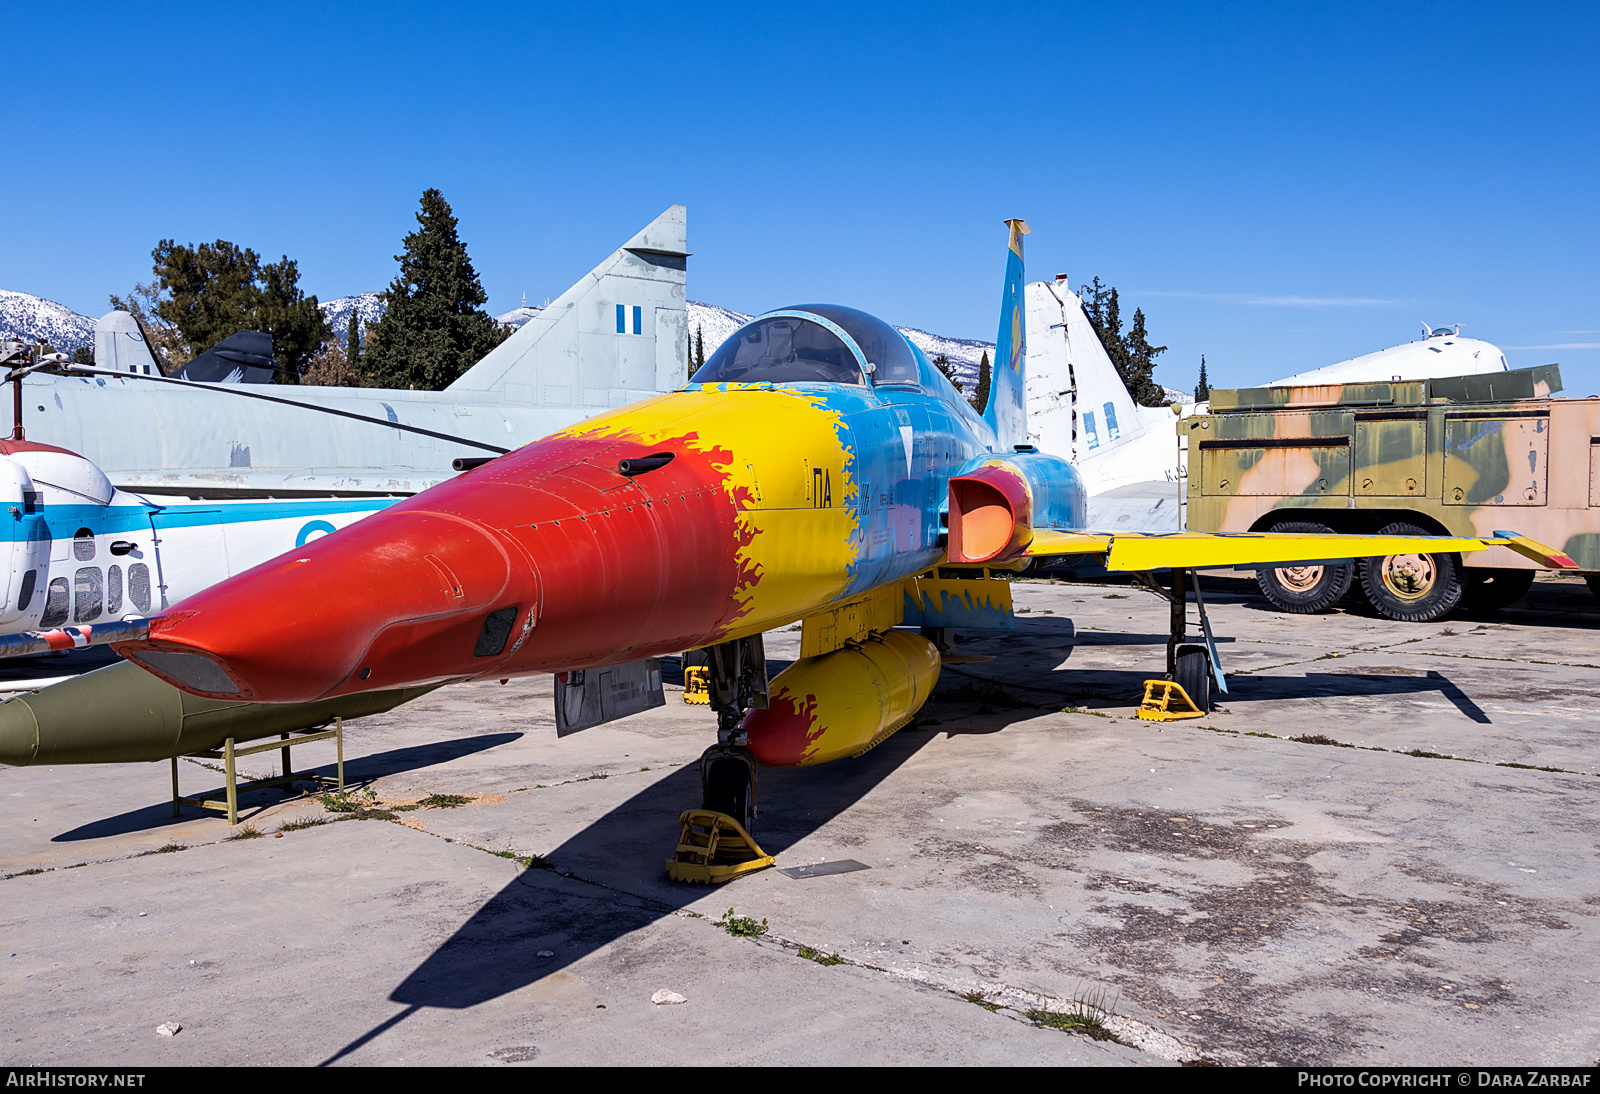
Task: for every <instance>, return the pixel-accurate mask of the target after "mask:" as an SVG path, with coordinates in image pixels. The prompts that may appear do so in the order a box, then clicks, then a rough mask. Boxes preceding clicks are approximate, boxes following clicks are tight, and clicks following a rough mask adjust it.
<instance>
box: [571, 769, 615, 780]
mask: <svg viewBox="0 0 1600 1094" xmlns="http://www.w3.org/2000/svg"><path fill="white" fill-rule="evenodd" d="M609 778H611V776H610V775H609V774H608V773H606V772H604V771H591V772H589V773H588V774H587V775H585V776H583V778H581V779H573V780H572V781H573V782H579V783H586V782H589V781H590V780H591V779H609Z"/></svg>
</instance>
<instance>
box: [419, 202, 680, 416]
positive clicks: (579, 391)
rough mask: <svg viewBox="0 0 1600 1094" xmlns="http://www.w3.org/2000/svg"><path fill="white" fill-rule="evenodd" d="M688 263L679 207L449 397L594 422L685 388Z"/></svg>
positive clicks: (492, 355) (476, 368) (467, 375)
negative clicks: (493, 396)
mask: <svg viewBox="0 0 1600 1094" xmlns="http://www.w3.org/2000/svg"><path fill="white" fill-rule="evenodd" d="M688 258H689V230H688V214H687V212H686V211H685V209H684V207H683V206H682V205H674V206H672V207H671V208H670V209H668V210H667V211H666V212H664V213H662V214H661V215H660V216H658V217H656V219H655V220H653V221H651V222H650V223H649V224H647V225H645V227H644V228H643V229H641V230H640V231H639V233H638V234H637V235H635V236H634V237H633V238H632V239H630V240H628V242H626V243H624V244H623V245H622V246H621V247H620V248H618V249H617V250H616V251H615V252H614V253H613V254H612V255H611V257H609V258H607V259H606V260H605V261H604V262H602V263H600V265H598V266H596V267H595V268H594V269H593V270H591V271H590V272H589V274H588V276H587V277H585V278H583V280H581V281H579V282H578V283H577V284H576V285H574V286H572V288H570V289H568V290H567V291H566V292H564V293H562V294H561V296H560V297H558V298H557V299H556V300H555V301H554V302H553V303H551V304H549V305H547V306H546V307H545V308H544V309H543V310H541V311H540V312H539V314H538V315H536V316H534V317H533V318H532V319H530V320H528V322H527V323H526V324H524V325H523V326H522V328H521V329H520V330H518V331H517V332H516V333H515V334H513V335H512V336H511V337H510V338H507V339H506V340H505V341H504V342H502V343H500V345H498V346H496V347H495V348H494V349H492V350H490V351H489V353H488V355H487V356H485V357H484V358H483V360H481V361H479V362H478V363H477V364H475V365H473V366H472V367H471V368H470V369H468V370H467V371H466V372H464V373H463V374H462V375H461V376H460V377H459V378H458V379H457V380H456V381H455V383H453V384H451V385H450V387H449V388H448V389H447V390H450V391H458V392H459V391H499V392H503V393H504V395H505V396H506V398H507V399H508V400H510V401H515V402H531V403H533V404H535V405H537V406H551V407H555V406H570V407H585V408H590V410H589V412H590V413H593V412H594V411H595V410H599V409H603V408H605V407H612V406H622V405H623V404H625V403H631V402H633V401H634V400H635V399H642V398H645V397H646V396H649V395H654V394H656V393H657V392H661V391H671V390H673V389H674V388H676V387H682V386H683V384H684V382H685V381H686V380H687V379H688V352H689V343H688V312H687V302H686V300H685V288H686V285H687V282H688V273H687V270H688V266H687V261H688Z"/></svg>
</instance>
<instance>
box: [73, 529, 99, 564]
mask: <svg viewBox="0 0 1600 1094" xmlns="http://www.w3.org/2000/svg"><path fill="white" fill-rule="evenodd" d="M72 557H73V558H75V559H77V560H78V561H79V562H88V561H89V560H90V559H91V558H93V557H94V533H93V532H91V531H89V529H87V528H79V529H78V534H77V535H75V536H73V537H72Z"/></svg>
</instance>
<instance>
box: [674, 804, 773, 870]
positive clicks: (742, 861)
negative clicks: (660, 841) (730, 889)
mask: <svg viewBox="0 0 1600 1094" xmlns="http://www.w3.org/2000/svg"><path fill="white" fill-rule="evenodd" d="M678 820H679V822H680V823H681V824H682V825H683V829H682V831H681V832H680V833H679V835H678V850H677V853H676V854H674V855H673V856H672V858H669V859H668V860H667V877H669V878H671V879H672V880H673V881H687V882H690V883H693V884H696V885H721V884H722V883H723V882H724V881H732V880H733V879H734V878H736V877H738V876H739V875H740V874H749V873H753V872H755V871H756V870H764V869H766V868H767V867H768V866H771V865H772V862H773V859H772V856H771V855H769V854H767V853H766V852H765V851H763V850H762V849H761V848H760V847H759V846H758V845H757V844H756V841H755V840H754V839H751V838H750V833H749V832H746V831H745V830H744V825H742V824H740V823H739V822H738V821H736V820H734V819H733V818H732V817H730V816H728V815H727V814H726V813H717V812H714V811H712V810H710V809H690V810H687V811H686V812H685V813H684V814H683V816H681V817H679V818H678Z"/></svg>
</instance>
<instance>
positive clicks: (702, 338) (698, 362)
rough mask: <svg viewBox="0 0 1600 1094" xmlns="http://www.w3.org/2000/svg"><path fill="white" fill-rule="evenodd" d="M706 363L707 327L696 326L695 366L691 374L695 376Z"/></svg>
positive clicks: (690, 371)
mask: <svg viewBox="0 0 1600 1094" xmlns="http://www.w3.org/2000/svg"><path fill="white" fill-rule="evenodd" d="M705 363H706V329H705V327H696V328H695V329H694V367H693V368H691V369H690V370H689V375H690V376H693V375H694V374H695V373H697V372H699V371H700V370H701V369H702V368H704V367H705Z"/></svg>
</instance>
